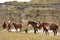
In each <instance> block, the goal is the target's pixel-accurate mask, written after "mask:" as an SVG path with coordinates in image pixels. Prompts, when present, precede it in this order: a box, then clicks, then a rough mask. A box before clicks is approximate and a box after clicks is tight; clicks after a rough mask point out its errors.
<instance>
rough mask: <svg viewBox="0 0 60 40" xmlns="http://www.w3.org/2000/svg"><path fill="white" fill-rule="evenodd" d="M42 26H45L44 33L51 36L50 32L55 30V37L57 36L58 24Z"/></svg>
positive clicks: (43, 24)
mask: <svg viewBox="0 0 60 40" xmlns="http://www.w3.org/2000/svg"><path fill="white" fill-rule="evenodd" d="M42 26H43V32H44V31H45V33H46V34H49V32H48V30H53V32H54V35H56V34H57V29H58V26H57V25H56V24H54V23H51V24H49V23H42Z"/></svg>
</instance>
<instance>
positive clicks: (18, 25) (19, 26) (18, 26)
mask: <svg viewBox="0 0 60 40" xmlns="http://www.w3.org/2000/svg"><path fill="white" fill-rule="evenodd" d="M12 24H13V25H14V27H15V29H16V31H17V29H18V28H20V32H21V29H22V24H17V23H14V22H13V23H12Z"/></svg>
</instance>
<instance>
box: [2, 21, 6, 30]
mask: <svg viewBox="0 0 60 40" xmlns="http://www.w3.org/2000/svg"><path fill="white" fill-rule="evenodd" d="M2 28H3V30H4V29H6V28H7V24H6V22H5V21H4V22H3V24H2Z"/></svg>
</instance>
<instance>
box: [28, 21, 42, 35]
mask: <svg viewBox="0 0 60 40" xmlns="http://www.w3.org/2000/svg"><path fill="white" fill-rule="evenodd" d="M39 23H40V22H39ZM29 24H31V25H32V27H33V28H34V33H35V34H36V31H38V29H41V27H42V25H41V24H39V26H37V25H38V23H37V22H34V21H28V25H29Z"/></svg>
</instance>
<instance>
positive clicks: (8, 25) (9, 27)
mask: <svg viewBox="0 0 60 40" xmlns="http://www.w3.org/2000/svg"><path fill="white" fill-rule="evenodd" d="M10 29H11V22H10V21H8V24H7V30H8V31H9V30H10Z"/></svg>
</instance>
